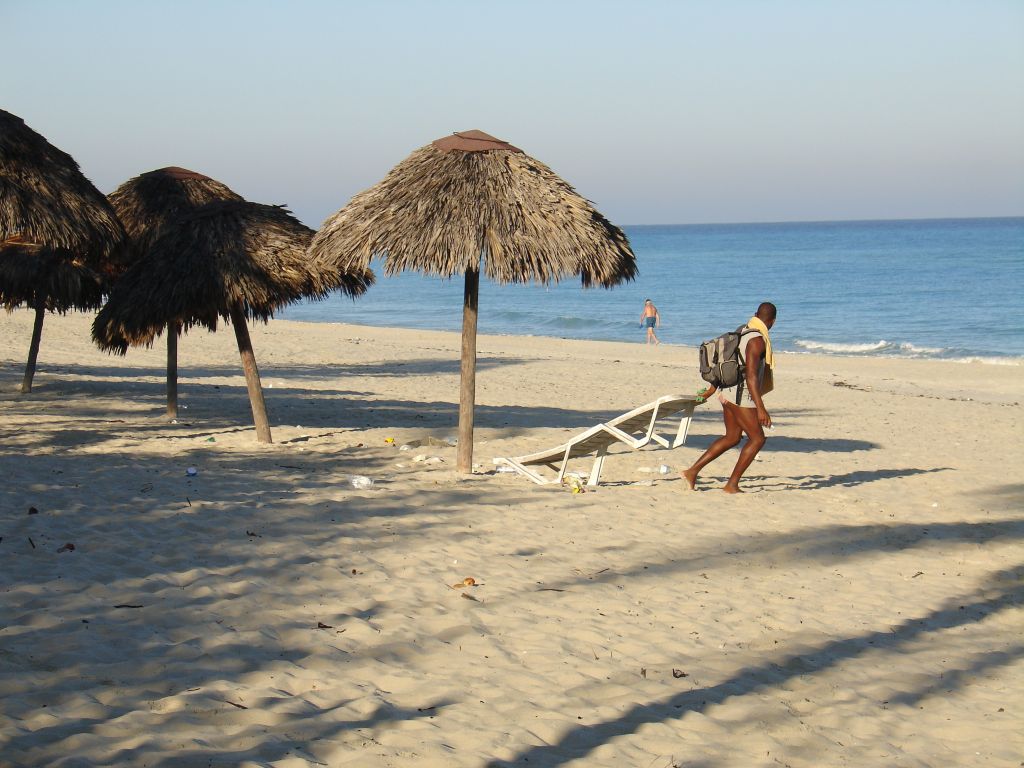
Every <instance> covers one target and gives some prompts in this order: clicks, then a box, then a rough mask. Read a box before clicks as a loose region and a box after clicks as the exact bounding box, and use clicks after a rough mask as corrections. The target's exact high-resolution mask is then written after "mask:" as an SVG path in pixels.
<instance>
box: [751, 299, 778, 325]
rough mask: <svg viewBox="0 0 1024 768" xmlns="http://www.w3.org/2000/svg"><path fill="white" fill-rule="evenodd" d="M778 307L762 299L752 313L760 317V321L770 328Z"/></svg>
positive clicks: (773, 323) (773, 322)
mask: <svg viewBox="0 0 1024 768" xmlns="http://www.w3.org/2000/svg"><path fill="white" fill-rule="evenodd" d="M778 312H779V311H778V309H776V308H775V305H774V304H772V303H771V302H770V301H762V302H761V304H760V305H759V306H758V308H757V312H755V313H754V314H755V315H757V317H758V318H760V320H761V322H763V323H764V324H765V325H767V326H768V327H769V328H771V327H772V326H773V325H775V316H776V315H777V314H778Z"/></svg>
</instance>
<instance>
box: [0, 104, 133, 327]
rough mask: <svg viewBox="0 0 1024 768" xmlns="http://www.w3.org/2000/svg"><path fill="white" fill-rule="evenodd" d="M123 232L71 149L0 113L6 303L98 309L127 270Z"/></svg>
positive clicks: (1, 284)
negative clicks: (115, 275)
mask: <svg viewBox="0 0 1024 768" xmlns="http://www.w3.org/2000/svg"><path fill="white" fill-rule="evenodd" d="M125 245H126V238H125V231H124V228H123V227H122V226H121V223H120V222H119V221H118V218H117V215H116V214H115V212H114V209H113V208H112V207H111V205H110V203H109V202H108V201H107V199H106V198H105V197H104V196H103V195H102V194H101V193H100V192H99V190H97V189H96V187H94V186H93V185H92V183H91V182H90V181H89V180H88V179H87V178H86V177H85V175H84V174H83V173H82V172H81V170H80V169H79V167H78V164H77V163H76V162H75V161H74V159H72V157H71V156H70V155H68V154H67V153H66V152H62V151H61V150H59V149H57V148H56V147H54V146H53V145H52V144H50V143H49V142H48V141H47V140H46V139H45V138H43V137H42V136H41V135H39V134H38V133H36V132H35V131H34V130H32V129H31V128H29V127H28V126H27V125H25V123H24V121H23V120H22V119H21V118H20V117H17V116H16V115H12V114H11V113H10V112H5V111H4V110H0V302H2V303H3V305H4V306H5V307H6V308H7V309H13V308H14V307H17V306H18V305H19V304H22V303H28V304H30V305H32V306H35V307H42V308H43V309H52V310H56V311H61V312H63V311H67V310H69V309H76V308H77V309H89V308H94V307H97V306H99V304H100V301H101V299H102V296H103V291H104V289H105V283H104V278H105V277H106V276H107V275H109V274H110V273H112V272H114V271H116V270H117V269H119V268H121V267H123V265H124V264H125V263H126V262H127V259H128V253H127V251H126V249H125Z"/></svg>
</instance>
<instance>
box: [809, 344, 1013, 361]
mask: <svg viewBox="0 0 1024 768" xmlns="http://www.w3.org/2000/svg"><path fill="white" fill-rule="evenodd" d="M794 344H795V345H796V346H797V347H799V348H800V349H802V350H804V351H806V352H816V353H824V354H831V355H874V356H878V357H900V358H918V359H921V358H923V359H929V360H942V361H943V362H946V363H974V364H981V365H1024V357H1019V356H1018V357H999V356H996V355H987V356H986V355H956V351H955V350H949V349H947V348H945V347H919V346H915V345H914V344H910V343H907V342H904V343H899V344H897V343H894V342H890V341H886V340H885V339H882V340H881V341H877V342H874V343H865V344H842V343H839V342H828V341H813V340H810V339H797V340H796V341H794Z"/></svg>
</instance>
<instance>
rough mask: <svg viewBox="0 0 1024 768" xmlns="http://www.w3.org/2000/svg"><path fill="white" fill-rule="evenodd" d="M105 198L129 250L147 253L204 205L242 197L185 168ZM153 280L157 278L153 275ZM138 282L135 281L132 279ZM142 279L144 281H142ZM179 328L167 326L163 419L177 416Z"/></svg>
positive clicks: (161, 172)
mask: <svg viewBox="0 0 1024 768" xmlns="http://www.w3.org/2000/svg"><path fill="white" fill-rule="evenodd" d="M109 199H110V202H111V204H113V206H114V210H115V211H117V215H118V218H120V220H121V223H122V224H124V228H125V229H126V230H127V231H128V237H129V238H131V243H132V251H133V252H134V253H137V254H147V253H149V252H150V250H151V249H152V247H153V243H155V242H156V240H157V238H158V237H159V236H160V233H161V232H162V231H163V230H164V229H165V228H166V227H167V226H168V225H169V224H174V223H176V222H179V221H180V220H181V219H182V218H183V217H185V216H186V215H188V214H189V213H191V212H192V211H194V210H195V209H196V208H198V207H200V206H201V205H205V204H206V203H213V202H216V201H218V200H242V199H243V198H242V196H241V195H239V194H238V193H236V192H235V191H234V190H232V189H231V188H230V187H228V186H227V185H226V184H223V183H221V182H219V181H217V180H216V179H211V178H210V177H209V176H204V175H203V174H201V173H196V172H195V171H190V170H187V169H185V168H177V167H168V168H158V169H157V170H155V171H149V172H148V173H143V174H140V175H139V176H136V177H135V178H133V179H129V180H128V181H126V182H125V183H124V184H122V185H121V186H119V187H118V188H117V189H115V190H114V191H113V192H111V193H110V195H109ZM154 278H155V279H159V278H158V277H157V276H154ZM136 279H138V278H136ZM143 279H144V278H143ZM180 335H181V325H180V324H179V323H178V322H177V321H176V320H171V321H170V323H169V324H168V326H167V416H168V418H171V419H173V418H177V416H178V337H179V336H180Z"/></svg>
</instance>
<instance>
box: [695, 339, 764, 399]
mask: <svg viewBox="0 0 1024 768" xmlns="http://www.w3.org/2000/svg"><path fill="white" fill-rule="evenodd" d="M749 333H757V331H756V330H754V329H753V328H748V327H747V326H746V325H741V326H740V327H739V328H737V329H736V330H735V331H729V332H728V333H723V334H722V335H721V336H718V337H716V338H714V339H710V340H709V341H705V342H704V343H703V344H701V345H700V348H699V350H698V354H699V356H700V377H701V378H702V379H704V381H706V382H708V384H712V385H714V386H715V387H718V388H719V389H723V388H727V387H735V386H736V385H737V384H739V383H740V382H741V381H742V380H743V376H744V367H743V357H742V355H740V341H742V340H743V337H744V336H746V335H747V334H749Z"/></svg>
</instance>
